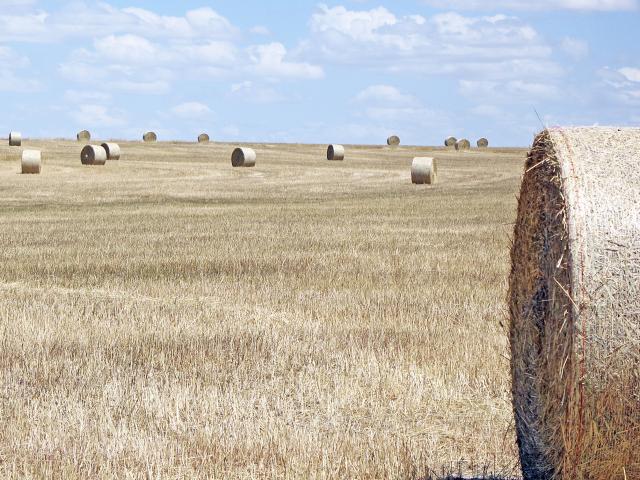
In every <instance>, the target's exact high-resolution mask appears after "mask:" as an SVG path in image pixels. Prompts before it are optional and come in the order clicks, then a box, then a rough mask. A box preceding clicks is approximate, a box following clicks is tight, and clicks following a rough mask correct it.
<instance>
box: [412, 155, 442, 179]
mask: <svg viewBox="0 0 640 480" xmlns="http://www.w3.org/2000/svg"><path fill="white" fill-rule="evenodd" d="M437 179H438V163H437V162H436V159H435V158H431V157H416V158H414V159H413V164H412V165H411V182H412V183H415V184H416V185H425V184H426V185H433V184H434V183H436V181H437Z"/></svg>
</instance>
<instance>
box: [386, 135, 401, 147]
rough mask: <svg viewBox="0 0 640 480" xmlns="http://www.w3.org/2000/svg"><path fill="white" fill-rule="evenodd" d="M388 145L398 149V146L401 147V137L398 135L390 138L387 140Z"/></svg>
mask: <svg viewBox="0 0 640 480" xmlns="http://www.w3.org/2000/svg"><path fill="white" fill-rule="evenodd" d="M387 145H389V146H390V147H397V146H398V145H400V137H398V136H397V135H391V136H390V137H389V138H387Z"/></svg>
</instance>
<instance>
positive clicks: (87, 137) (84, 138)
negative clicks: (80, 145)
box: [76, 130, 91, 142]
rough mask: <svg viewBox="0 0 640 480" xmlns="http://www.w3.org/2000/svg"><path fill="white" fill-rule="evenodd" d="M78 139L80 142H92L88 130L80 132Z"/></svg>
mask: <svg viewBox="0 0 640 480" xmlns="http://www.w3.org/2000/svg"><path fill="white" fill-rule="evenodd" d="M76 138H77V139H78V141H79V142H89V141H91V133H90V132H89V131H88V130H82V131H81V132H78V134H77V135H76Z"/></svg>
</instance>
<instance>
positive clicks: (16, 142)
mask: <svg viewBox="0 0 640 480" xmlns="http://www.w3.org/2000/svg"><path fill="white" fill-rule="evenodd" d="M21 145H22V134H21V133H19V132H11V133H10V134H9V146H10V147H19V146H21Z"/></svg>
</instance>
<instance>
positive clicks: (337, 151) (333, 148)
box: [327, 145, 345, 161]
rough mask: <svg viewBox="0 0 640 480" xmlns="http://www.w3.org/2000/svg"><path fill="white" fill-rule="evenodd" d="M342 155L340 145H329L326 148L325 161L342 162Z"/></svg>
mask: <svg viewBox="0 0 640 480" xmlns="http://www.w3.org/2000/svg"><path fill="white" fill-rule="evenodd" d="M344 153H345V152H344V147H343V146H342V145H329V147H328V148H327V160H337V161H341V160H344Z"/></svg>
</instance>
